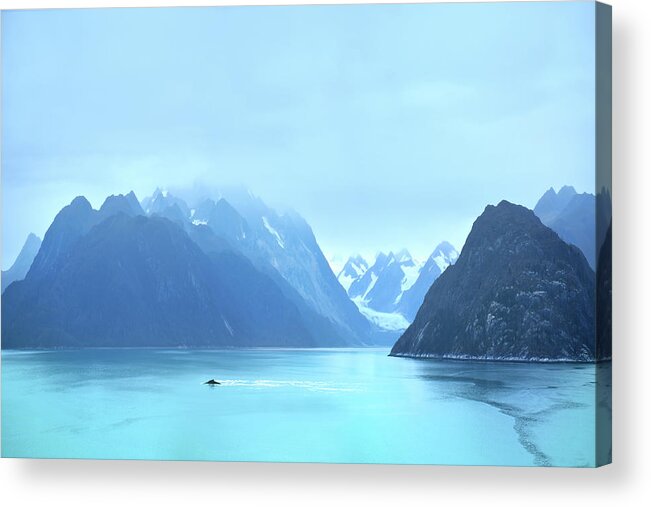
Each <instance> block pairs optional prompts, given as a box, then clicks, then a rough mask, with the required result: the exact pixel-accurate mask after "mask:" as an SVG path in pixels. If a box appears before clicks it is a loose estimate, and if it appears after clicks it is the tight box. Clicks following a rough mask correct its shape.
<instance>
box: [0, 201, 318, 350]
mask: <svg viewBox="0 0 651 507" xmlns="http://www.w3.org/2000/svg"><path fill="white" fill-rule="evenodd" d="M100 216H101V214H98V212H94V210H92V208H90V209H89V205H88V203H87V201H86V200H85V199H82V198H77V199H75V201H73V203H72V204H71V205H70V206H69V207H67V208H66V209H64V210H62V212H61V213H59V215H58V216H57V219H56V220H55V222H54V223H53V224H52V226H51V227H50V230H48V232H47V234H46V239H45V240H44V242H43V245H44V246H45V245H46V241H47V243H48V244H49V248H50V253H49V254H47V257H43V259H42V261H41V266H42V267H41V268H39V270H37V271H36V272H35V273H34V275H33V276H32V273H31V272H30V274H29V275H28V276H27V278H26V279H25V280H23V281H20V282H16V283H14V284H12V285H11V286H10V287H8V289H7V291H6V293H5V294H4V296H3V298H2V313H3V319H2V338H3V340H2V346H3V347H4V348H40V347H44V348H50V347H75V346H86V347H88V346H108V347H110V346H175V347H176V346H188V347H204V346H205V347H215V346H316V345H318V343H317V342H316V340H315V339H314V337H313V335H312V333H311V331H310V330H309V329H308V328H307V326H306V324H305V322H304V321H303V319H302V318H301V315H300V312H299V311H298V309H297V308H296V306H295V305H294V304H293V303H292V302H291V301H289V300H288V298H286V297H285V296H284V295H283V293H282V291H281V290H280V289H279V288H278V286H277V285H276V284H275V283H274V281H273V280H272V279H271V278H270V277H268V276H266V275H264V274H262V273H260V272H259V271H258V270H257V269H255V267H254V266H253V265H252V264H251V262H250V261H249V260H247V259H246V258H245V257H244V256H242V255H241V254H239V253H238V252H236V251H234V250H233V249H232V248H229V246H228V244H227V243H225V242H223V241H221V240H219V239H216V238H207V239H206V242H207V243H206V244H208V243H211V244H212V245H213V247H212V248H211V249H210V254H207V253H206V252H204V251H203V250H202V249H201V248H200V247H199V246H198V245H197V243H195V242H194V241H193V240H191V239H190V237H189V236H188V234H187V233H186V232H185V231H184V230H183V229H182V227H181V226H180V225H178V224H175V223H173V222H172V221H170V220H168V219H166V218H163V217H159V216H154V217H146V216H142V215H133V216H129V215H127V214H125V213H117V214H115V215H112V216H109V217H108V218H103V219H102V220H99V222H97V221H98V219H99V218H100ZM91 222H97V223H95V224H94V225H93V226H91V227H89V224H90V223H91ZM203 232H204V236H206V234H205V233H206V232H208V231H203ZM198 234H199V235H201V232H199V233H198ZM210 234H212V233H210ZM210 234H208V235H207V236H210ZM58 235H60V236H62V237H57V236H58ZM73 236H76V239H75V240H74V241H73V240H72V237H73ZM64 245H65V246H66V247H67V248H65V249H64V248H63V246H64ZM216 245H219V247H217V246H216ZM204 247H205V245H204ZM54 253H56V254H57V255H54ZM45 268H46V269H45Z"/></svg>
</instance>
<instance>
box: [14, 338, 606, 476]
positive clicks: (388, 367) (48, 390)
mask: <svg viewBox="0 0 651 507" xmlns="http://www.w3.org/2000/svg"><path fill="white" fill-rule="evenodd" d="M387 353H388V350H384V349H382V350H380V349H354V350H350V349H331V350H261V349H253V350H228V351H224V350H214V351H206V350H192V351H186V350H156V349H149V350H147V349H138V350H132V349H120V350H110V349H94V350H69V351H52V352H19V351H3V353H2V455H3V456H5V457H39V458H55V457H56V458H106V459H160V460H216V461H298V462H335V463H342V462H346V463H433V464H466V465H488V464H490V465H562V466H593V465H594V462H595V458H594V453H595V449H594V448H595V445H594V441H595V424H594V418H595V415H594V414H595V384H594V382H595V368H596V367H595V366H594V365H577V364H526V363H490V362H466V361H436V360H416V359H404V358H392V357H387ZM211 378H215V379H217V380H219V381H221V382H222V385H221V386H215V387H211V386H206V385H203V382H205V381H206V380H208V379H211Z"/></svg>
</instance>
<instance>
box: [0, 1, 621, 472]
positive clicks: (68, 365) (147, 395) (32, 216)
mask: <svg viewBox="0 0 651 507" xmlns="http://www.w3.org/2000/svg"><path fill="white" fill-rule="evenodd" d="M2 28H3V29H2V79H3V82H2V90H3V96H2V100H3V112H2V123H3V136H2V144H3V146H2V149H3V157H2V202H3V223H2V229H3V245H2V249H3V250H2V254H3V255H2V259H3V261H2V262H3V265H2V268H3V271H2V455H3V456H4V457H25V458H87V459H152V460H215V461H289V462H325V463H399V464H407V463H419V464H440V465H451V464H455V465H518V466H571V467H594V466H598V465H602V464H605V463H608V462H609V461H610V459H611V446H610V412H611V402H610V364H611V363H610V358H611V342H612V340H611V332H610V321H611V319H610V290H611V289H610V288H611V284H612V282H611V279H612V277H611V268H610V266H611V253H610V252H611V247H610V245H611V240H610V238H611V228H610V221H611V219H610V217H611V211H610V195H611V190H610V172H611V169H610V9H609V7H606V6H603V5H598V4H594V3H590V2H559V3H551V2H550V3H547V2H535V3H483V4H427V5H426V4H421V5H356V6H348V5H338V6H293V7H238V8H191V9H190V8H173V9H168V8H160V9H93V10H36V11H5V12H3V13H2Z"/></svg>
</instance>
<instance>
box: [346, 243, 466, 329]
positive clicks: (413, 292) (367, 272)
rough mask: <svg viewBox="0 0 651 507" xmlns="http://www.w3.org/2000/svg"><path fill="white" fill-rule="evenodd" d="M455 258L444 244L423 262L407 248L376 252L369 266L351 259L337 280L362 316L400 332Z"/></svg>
mask: <svg viewBox="0 0 651 507" xmlns="http://www.w3.org/2000/svg"><path fill="white" fill-rule="evenodd" d="M457 257H458V253H457V251H456V250H455V249H454V247H453V246H452V245H450V243H448V242H442V243H440V244H439V245H438V246H437V247H436V248H435V249H434V251H433V252H432V254H431V255H430V256H429V257H428V259H427V260H426V261H425V262H420V261H417V260H415V259H414V258H413V257H412V255H411V254H410V253H409V251H408V250H407V249H403V250H401V251H400V252H398V253H393V252H389V253H386V254H385V253H383V252H380V253H378V254H377V256H376V257H375V261H374V262H373V264H371V265H370V266H369V263H368V262H367V261H366V260H365V259H364V258H363V257H362V256H360V255H355V256H351V257H350V258H349V259H348V261H346V263H345V264H344V266H343V268H342V269H341V271H340V272H339V274H338V275H337V280H339V283H340V284H341V286H342V287H343V288H344V289H345V290H346V292H347V293H348V297H350V299H351V300H352V301H353V302H355V304H356V305H357V307H358V308H359V309H360V311H361V312H362V314H364V315H366V317H367V318H368V319H369V320H371V321H373V322H375V323H376V324H378V325H379V326H380V327H383V328H385V329H387V330H393V331H395V330H403V329H406V327H407V326H408V325H409V322H411V321H412V320H413V318H414V317H415V315H416V312H417V311H418V308H420V305H421V304H422V302H423V298H424V297H425V294H426V292H427V290H428V289H429V288H430V286H431V285H432V283H433V282H434V280H436V278H438V277H439V276H440V275H441V273H442V272H443V271H444V270H445V269H446V268H447V267H448V266H449V265H451V264H453V263H454V262H455V261H456V259H457Z"/></svg>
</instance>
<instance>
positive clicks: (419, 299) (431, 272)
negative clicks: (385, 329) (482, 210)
mask: <svg viewBox="0 0 651 507" xmlns="http://www.w3.org/2000/svg"><path fill="white" fill-rule="evenodd" d="M458 257H459V253H458V252H457V251H456V249H455V248H454V247H453V246H452V245H451V244H450V243H448V242H447V241H443V242H442V243H440V244H439V245H437V247H436V248H435V249H434V251H433V252H432V255H430V256H429V257H428V259H427V261H426V262H425V264H424V265H423V267H422V268H420V271H419V273H418V278H417V279H416V281H415V282H414V284H413V285H412V286H411V287H409V289H408V290H406V291H405V292H404V294H402V297H401V298H400V300H399V301H398V304H397V311H398V312H399V313H400V314H402V315H403V316H404V317H405V318H406V319H407V320H408V321H409V322H412V321H413V320H414V318H415V317H416V313H417V312H418V309H419V308H420V307H421V305H422V304H423V300H424V299H425V294H427V291H428V290H429V288H430V287H431V286H432V284H433V283H434V281H435V280H436V279H437V278H438V277H439V276H441V273H443V271H445V270H446V268H447V267H448V266H450V265H451V264H454V263H455V262H456V261H457V258H458Z"/></svg>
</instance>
